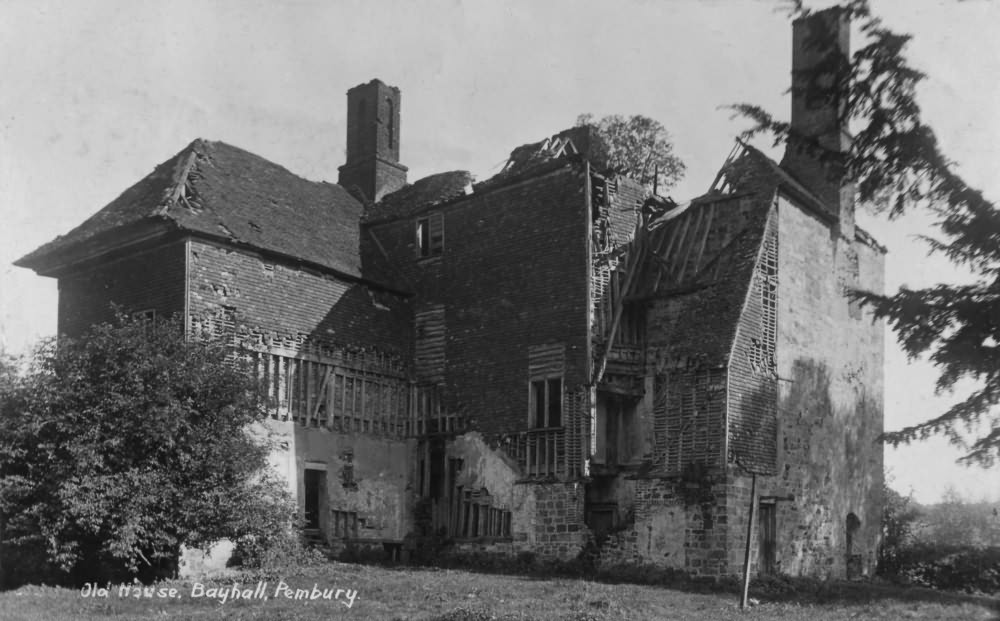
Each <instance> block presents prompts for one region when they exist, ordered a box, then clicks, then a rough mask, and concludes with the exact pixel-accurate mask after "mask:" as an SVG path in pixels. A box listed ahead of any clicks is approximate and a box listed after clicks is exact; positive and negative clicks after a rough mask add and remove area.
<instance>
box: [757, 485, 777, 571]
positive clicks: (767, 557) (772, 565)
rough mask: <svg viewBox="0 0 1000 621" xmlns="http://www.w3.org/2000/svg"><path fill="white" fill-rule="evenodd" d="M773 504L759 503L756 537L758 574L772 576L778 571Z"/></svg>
mask: <svg viewBox="0 0 1000 621" xmlns="http://www.w3.org/2000/svg"><path fill="white" fill-rule="evenodd" d="M777 513H778V512H777V511H775V504H774V503H773V502H772V503H761V505H760V522H759V530H758V533H757V537H758V538H759V539H760V569H759V572H760V573H761V574H765V575H772V574H775V573H777V571H778V567H777V565H778V563H777V560H778V559H777V556H778V555H777V551H778V519H777Z"/></svg>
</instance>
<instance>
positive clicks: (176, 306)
mask: <svg viewBox="0 0 1000 621" xmlns="http://www.w3.org/2000/svg"><path fill="white" fill-rule="evenodd" d="M112 303H114V304H118V305H121V306H122V308H123V310H124V311H125V312H126V313H131V312H136V311H142V310H148V309H152V310H154V311H156V314H157V316H160V317H165V316H168V315H172V314H174V313H182V312H183V311H184V242H182V241H175V242H171V243H168V244H165V245H160V246H155V247H152V248H142V249H137V250H133V251H130V252H129V253H128V254H125V255H123V256H118V257H115V258H111V259H107V260H102V261H101V263H99V264H97V265H93V266H90V267H85V268H84V269H81V270H77V271H75V272H73V273H70V274H67V275H64V276H61V277H60V278H59V334H69V335H75V334H79V333H80V332H82V331H83V330H86V329H87V328H88V327H89V326H91V325H93V324H95V323H100V322H102V321H108V320H110V319H112V312H111V304H112Z"/></svg>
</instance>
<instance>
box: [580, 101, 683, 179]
mask: <svg viewBox="0 0 1000 621" xmlns="http://www.w3.org/2000/svg"><path fill="white" fill-rule="evenodd" d="M576 124H577V126H582V125H589V126H591V127H594V128H595V129H596V130H597V132H598V135H600V137H601V139H602V140H603V145H602V147H603V149H604V150H605V151H606V153H601V154H599V155H596V154H595V156H596V157H597V159H600V160H603V161H605V162H606V163H607V166H608V167H609V168H611V169H612V170H614V171H615V172H618V173H624V174H627V175H629V176H631V177H632V178H633V179H635V180H637V181H638V182H639V183H642V184H643V185H647V186H650V187H652V186H653V185H654V181H655V185H656V186H657V190H659V189H666V188H669V187H671V186H673V185H674V184H676V183H677V182H678V181H680V180H681V178H683V177H684V171H685V166H684V162H682V161H681V159H680V158H679V157H677V155H675V154H674V145H673V142H672V141H671V138H670V134H669V133H668V132H667V130H666V128H665V127H663V124H662V123H660V122H659V121H657V120H656V119H651V118H649V117H647V116H642V115H641V114H634V115H632V116H622V115H620V114H612V115H609V116H605V117H602V118H601V119H600V120H594V116H593V115H592V114H581V115H580V116H578V117H577V119H576Z"/></svg>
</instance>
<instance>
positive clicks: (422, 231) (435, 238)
mask: <svg viewBox="0 0 1000 621" xmlns="http://www.w3.org/2000/svg"><path fill="white" fill-rule="evenodd" d="M442 250H444V218H443V216H442V215H441V214H440V213H432V214H430V215H428V216H425V217H423V218H417V257H419V258H421V259H425V258H428V257H436V256H440V255H441V251H442Z"/></svg>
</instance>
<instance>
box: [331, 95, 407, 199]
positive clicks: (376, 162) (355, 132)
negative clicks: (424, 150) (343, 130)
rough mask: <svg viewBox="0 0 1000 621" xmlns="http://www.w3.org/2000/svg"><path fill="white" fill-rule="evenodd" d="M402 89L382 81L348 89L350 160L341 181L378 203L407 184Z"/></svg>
mask: <svg viewBox="0 0 1000 621" xmlns="http://www.w3.org/2000/svg"><path fill="white" fill-rule="evenodd" d="M399 99H400V97H399V89H398V88H396V87H394V86H388V85H386V84H385V83H384V82H382V81H381V80H372V81H371V82H369V83H367V84H359V85H358V86H355V87H354V88H352V89H351V90H349V91H347V161H346V162H345V163H344V165H343V166H341V167H340V168H339V169H338V170H339V171H340V176H339V178H338V181H337V182H338V183H339V184H340V185H341V186H343V187H345V188H347V190H349V191H350V192H352V193H354V194H360V196H358V198H359V199H361V200H365V201H372V202H376V201H379V200H381V199H382V197H383V196H385V195H386V194H390V193H392V192H395V191H396V190H398V189H400V188H402V187H403V186H404V185H406V170H407V169H406V166H403V165H402V164H400V163H399Z"/></svg>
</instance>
